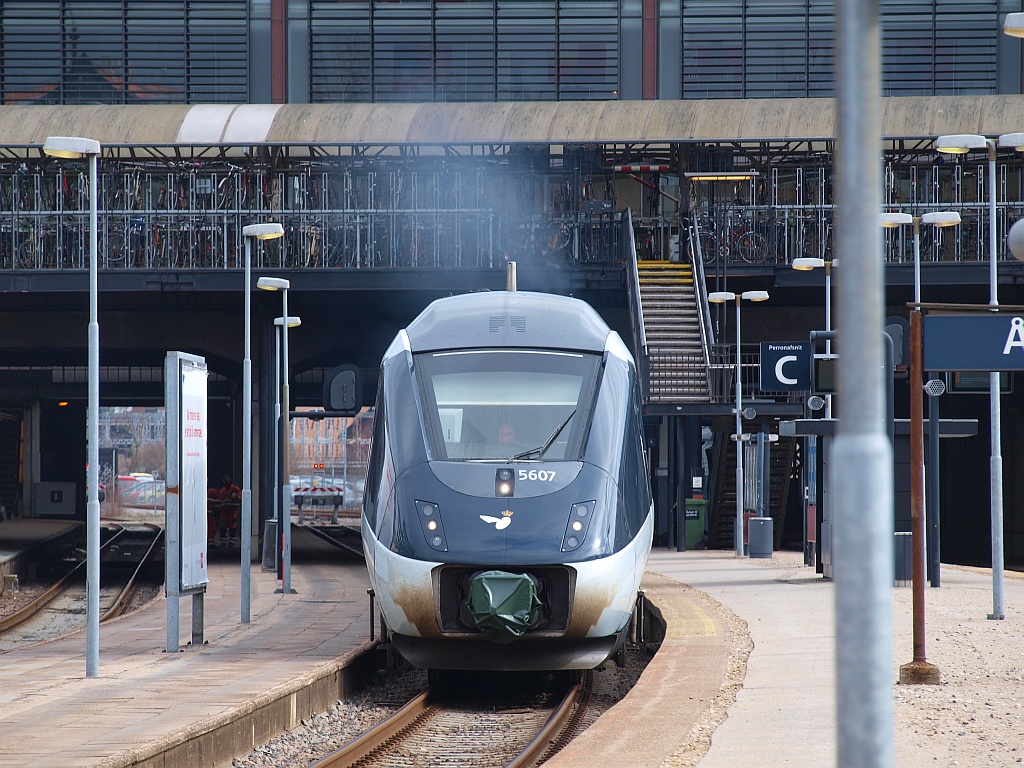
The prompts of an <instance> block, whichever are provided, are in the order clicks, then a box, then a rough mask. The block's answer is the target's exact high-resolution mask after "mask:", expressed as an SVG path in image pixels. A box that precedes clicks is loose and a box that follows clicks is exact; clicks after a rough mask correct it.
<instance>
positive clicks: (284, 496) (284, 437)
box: [256, 277, 292, 595]
mask: <svg viewBox="0 0 1024 768" xmlns="http://www.w3.org/2000/svg"><path fill="white" fill-rule="evenodd" d="M290 285H291V283H289V282H288V281H287V280H285V279H284V278H283V277H261V278H260V279H259V280H257V281H256V286H257V287H259V288H262V289H263V290H265V291H281V316H282V317H288V288H289V286H290ZM281 370H282V371H283V373H282V376H281V418H282V426H281V433H282V434H281V464H282V467H283V469H282V475H283V482H282V483H281V532H282V536H283V543H282V545H281V549H282V552H281V591H282V592H283V593H284V594H286V595H288V594H291V592H292V514H291V481H290V475H289V472H290V469H289V461H288V448H289V446H290V444H291V440H290V435H289V434H288V408H289V406H288V325H287V324H285V325H284V327H283V328H282V331H281Z"/></svg>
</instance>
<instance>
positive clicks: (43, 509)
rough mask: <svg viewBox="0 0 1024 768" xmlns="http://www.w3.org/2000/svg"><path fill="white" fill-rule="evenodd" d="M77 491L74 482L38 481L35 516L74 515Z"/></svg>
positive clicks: (35, 494)
mask: <svg viewBox="0 0 1024 768" xmlns="http://www.w3.org/2000/svg"><path fill="white" fill-rule="evenodd" d="M77 492H78V486H76V485H75V484H74V483H36V484H35V493H34V496H35V509H34V510H33V517H74V516H75V498H76V494H77Z"/></svg>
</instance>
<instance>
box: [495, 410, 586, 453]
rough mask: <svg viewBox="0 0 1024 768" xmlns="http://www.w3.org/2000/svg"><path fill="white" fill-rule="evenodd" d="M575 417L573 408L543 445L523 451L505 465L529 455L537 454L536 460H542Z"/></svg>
mask: <svg viewBox="0 0 1024 768" xmlns="http://www.w3.org/2000/svg"><path fill="white" fill-rule="evenodd" d="M575 415H576V409H575V408H573V409H572V413H570V414H569V415H568V416H566V417H565V421H563V422H562V423H561V424H559V425H558V427H557V428H556V429H555V431H554V432H552V433H551V437H549V438H548V439H547V440H545V441H544V445H542V446H540V447H539V448H531V449H530V450H528V451H523V452H522V453H517V454H516V455H515V456H512V457H510V458H509V460H508V461H506V462H505V463H506V464H511V463H512V462H513V461H516V460H518V459H526V458H529V457H530V456H531V455H533V454H535V453H536V454H537V458H538V459H539V458H542V457H543V456H544V454H545V453H546V452H547V450H548V448H550V447H551V444H552V443H553V442H555V438H556V437H558V436H559V435H560V434H561V433H562V430H563V429H565V425H566V424H568V423H569V422H570V421H572V417H573V416H575Z"/></svg>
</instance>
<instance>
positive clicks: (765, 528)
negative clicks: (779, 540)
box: [747, 517, 775, 558]
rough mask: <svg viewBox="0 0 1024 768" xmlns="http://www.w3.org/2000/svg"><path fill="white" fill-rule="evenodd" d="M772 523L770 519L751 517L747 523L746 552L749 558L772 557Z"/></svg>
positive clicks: (773, 544) (773, 543)
mask: <svg viewBox="0 0 1024 768" xmlns="http://www.w3.org/2000/svg"><path fill="white" fill-rule="evenodd" d="M774 522H775V521H774V520H772V518H770V517H752V518H750V520H749V521H748V522H747V526H748V527H747V550H748V552H749V553H750V556H751V557H761V558H765V557H768V558H770V557H771V556H772V550H773V549H774V546H775V542H774V536H773V530H774V528H775V526H774Z"/></svg>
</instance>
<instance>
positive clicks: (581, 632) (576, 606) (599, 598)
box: [565, 585, 615, 637]
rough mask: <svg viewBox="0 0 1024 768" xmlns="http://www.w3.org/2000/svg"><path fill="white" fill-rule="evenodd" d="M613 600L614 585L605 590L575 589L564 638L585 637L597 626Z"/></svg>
mask: <svg viewBox="0 0 1024 768" xmlns="http://www.w3.org/2000/svg"><path fill="white" fill-rule="evenodd" d="M614 598H615V589H614V585H613V586H610V587H608V588H606V589H594V588H589V589H587V590H585V591H581V590H579V589H577V591H576V594H575V595H574V597H573V603H572V617H571V618H570V620H569V626H568V628H567V629H566V631H565V636H566V637H586V636H587V633H588V632H589V631H590V630H591V629H592V628H593V627H594V626H596V625H597V623H598V621H600V620H601V616H602V615H603V614H604V611H605V609H606V608H607V607H608V606H609V605H611V604H612V601H613V600H614Z"/></svg>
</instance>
